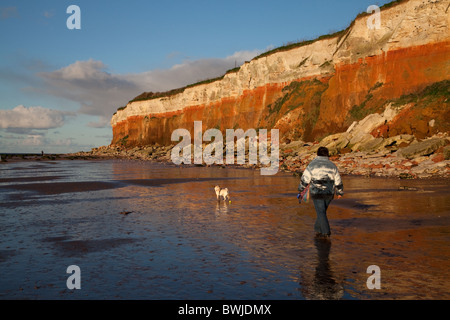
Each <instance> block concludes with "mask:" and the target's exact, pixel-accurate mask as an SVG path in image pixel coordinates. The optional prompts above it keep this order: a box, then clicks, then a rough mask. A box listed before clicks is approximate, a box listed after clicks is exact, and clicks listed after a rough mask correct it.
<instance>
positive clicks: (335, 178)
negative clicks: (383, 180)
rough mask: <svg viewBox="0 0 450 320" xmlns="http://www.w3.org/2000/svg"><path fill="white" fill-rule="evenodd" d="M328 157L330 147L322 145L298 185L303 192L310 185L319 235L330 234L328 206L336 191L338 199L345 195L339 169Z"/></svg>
mask: <svg viewBox="0 0 450 320" xmlns="http://www.w3.org/2000/svg"><path fill="white" fill-rule="evenodd" d="M328 157H329V152H328V149H327V148H326V147H320V148H319V149H318V150H317V157H316V158H315V159H314V160H313V161H311V162H310V164H309V165H308V166H307V167H306V169H305V171H304V172H303V175H302V178H301V179H300V184H299V186H298V191H299V192H300V193H301V192H302V191H303V190H304V189H305V188H306V187H307V186H308V185H309V192H310V197H311V199H312V201H313V203H314V207H315V209H316V213H317V219H316V223H315V224H314V231H315V232H316V236H318V237H329V236H330V234H331V231H330V224H329V223H328V218H327V208H328V206H329V204H330V202H331V200H333V198H334V194H335V193H336V195H337V197H338V199H340V198H341V197H342V196H343V195H344V187H343V185H342V180H341V176H340V175H339V171H338V169H337V167H336V165H335V164H334V163H333V162H331V161H330V160H329V159H328Z"/></svg>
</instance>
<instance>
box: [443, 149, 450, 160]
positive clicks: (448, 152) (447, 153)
mask: <svg viewBox="0 0 450 320" xmlns="http://www.w3.org/2000/svg"><path fill="white" fill-rule="evenodd" d="M444 159H445V160H450V146H446V147H445V148H444Z"/></svg>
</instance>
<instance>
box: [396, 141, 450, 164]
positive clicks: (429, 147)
mask: <svg viewBox="0 0 450 320" xmlns="http://www.w3.org/2000/svg"><path fill="white" fill-rule="evenodd" d="M448 143H449V140H448V139H447V138H445V139H442V138H432V139H428V140H424V141H421V142H417V143H414V144H411V145H409V146H408V147H406V148H403V149H399V150H398V151H397V155H399V156H402V157H404V158H407V159H413V158H416V157H420V156H427V155H430V154H432V153H433V152H435V151H436V150H437V149H439V148H440V147H443V146H445V145H447V144H448Z"/></svg>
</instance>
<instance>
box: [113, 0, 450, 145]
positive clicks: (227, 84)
mask: <svg viewBox="0 0 450 320" xmlns="http://www.w3.org/2000/svg"><path fill="white" fill-rule="evenodd" d="M448 5H449V4H448V1H438V0H410V1H405V2H401V3H400V4H397V5H394V6H391V7H388V8H385V9H382V11H381V13H380V19H381V20H380V21H381V27H380V28H379V29H370V28H368V26H367V20H368V19H369V18H370V17H372V16H371V15H362V16H360V17H358V18H356V19H355V21H354V23H352V25H351V26H350V27H349V28H348V29H347V30H345V32H342V33H340V34H338V35H336V36H334V37H323V39H319V40H317V41H314V42H312V43H308V44H305V45H302V46H298V47H296V48H292V49H289V50H286V51H280V52H275V53H272V54H269V55H265V56H262V57H259V58H256V59H253V60H252V61H250V62H247V63H245V64H244V65H242V66H241V67H240V69H239V70H238V71H236V72H231V73H228V74H226V75H225V76H224V77H223V78H222V79H220V80H217V81H214V82H212V83H207V84H200V85H196V86H192V87H189V88H186V89H184V90H182V92H180V93H178V94H175V95H169V96H166V97H160V98H154V99H149V100H143V101H132V102H130V103H128V105H127V106H126V108H125V109H123V110H119V111H118V112H117V113H116V114H115V115H114V116H113V117H112V119H111V125H112V128H113V140H112V144H126V145H127V146H136V145H147V144H152V143H155V142H157V143H159V144H170V143H171V141H170V138H171V134H172V132H173V130H175V129H177V128H186V129H188V130H190V131H191V134H192V133H193V123H194V121H195V120H201V121H202V123H203V130H206V129H208V128H220V129H221V130H223V131H224V130H225V129H228V128H229V129H232V128H234V129H237V128H242V129H244V130H246V129H248V128H255V129H258V128H265V129H272V128H278V129H279V130H280V139H281V140H292V139H302V140H305V141H313V140H318V139H320V138H323V137H324V136H327V135H329V134H333V133H337V132H343V131H346V130H347V129H348V127H349V126H350V125H351V124H352V123H353V122H354V121H355V120H361V119H363V118H364V117H365V116H366V115H368V114H371V113H382V112H383V111H384V109H385V106H386V104H387V103H388V102H392V101H401V100H402V99H403V100H404V99H406V98H407V97H406V96H405V95H409V94H415V93H419V92H428V91H426V90H425V89H426V88H427V87H428V86H432V85H435V86H436V87H437V88H439V90H438V93H439V94H437V95H436V94H435V93H436V92H434V91H431V96H432V98H433V99H429V98H427V99H425V100H426V103H421V101H422V100H420V99H416V100H414V101H413V102H414V103H413V104H414V105H410V106H409V107H408V108H403V109H402V110H401V111H400V113H399V115H397V116H396V117H393V118H392V119H390V120H389V121H386V123H384V124H382V125H381V126H380V127H379V128H375V129H374V130H373V132H372V135H374V136H377V135H383V136H386V137H388V136H390V135H392V134H394V133H395V134H402V133H405V134H413V135H416V136H417V137H418V138H423V137H424V136H428V135H431V134H433V133H435V132H437V131H444V132H447V131H449V127H448V120H444V119H449V110H450V107H449V104H450V102H449V99H448V81H444V80H448V79H450V77H449V74H450V29H449V25H450V21H449V20H450V9H449V7H448ZM436 83H438V84H436ZM424 90H425V91H424ZM408 97H409V98H408V99H410V100H411V99H412V98H411V96H408ZM410 100H408V102H411V101H412V100H413V99H412V100H411V101H410ZM422 102H423V101H422ZM430 124H432V125H430Z"/></svg>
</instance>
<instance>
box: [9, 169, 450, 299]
mask: <svg viewBox="0 0 450 320" xmlns="http://www.w3.org/2000/svg"><path fill="white" fill-rule="evenodd" d="M343 181H344V189H345V192H346V194H345V197H344V198H343V199H340V200H334V201H333V202H332V204H331V206H330V207H329V209H328V216H329V219H330V225H331V230H332V237H331V240H330V241H323V240H315V239H314V232H313V225H314V221H315V211H314V208H313V206H312V204H311V203H308V204H301V205H299V204H298V202H297V199H296V193H297V192H296V189H297V185H298V178H295V177H293V176H292V175H290V174H285V173H278V174H277V175H275V176H261V175H260V174H259V171H256V170H247V169H230V168H228V169H222V168H220V167H210V168H206V167H177V166H171V165H165V164H155V163H149V162H139V161H53V162H17V163H4V164H1V165H0V234H1V242H0V274H1V277H0V298H1V299H449V298H450V289H449V288H448V287H449V285H450V282H449V279H450V277H449V275H450V272H449V269H450V268H449V267H450V250H449V243H450V242H449V240H450V193H449V191H448V180H430V181H417V180H393V179H383V178H363V177H350V176H344V177H343ZM216 184H218V185H220V186H222V187H228V189H229V190H230V192H231V200H232V202H231V203H224V202H221V203H217V201H216V199H215V193H214V190H213V188H214V186H215V185H216ZM405 187H408V188H409V189H408V188H405ZM124 212H127V213H128V214H121V213H124ZM70 265H77V266H79V267H80V269H81V289H80V290H75V289H72V290H71V289H68V288H67V286H66V280H67V279H68V277H69V276H70V274H68V273H66V270H67V267H68V266H70ZM370 265H377V266H379V268H380V281H381V288H380V289H368V288H367V285H366V281H367V279H368V277H369V276H370V275H371V274H368V273H367V268H368V267H369V266H370Z"/></svg>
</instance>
